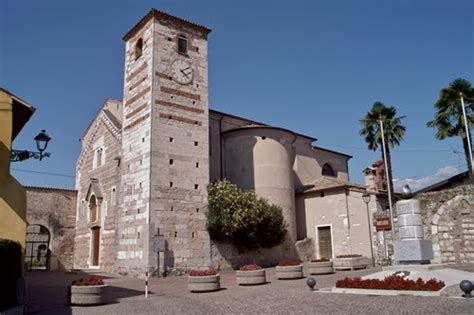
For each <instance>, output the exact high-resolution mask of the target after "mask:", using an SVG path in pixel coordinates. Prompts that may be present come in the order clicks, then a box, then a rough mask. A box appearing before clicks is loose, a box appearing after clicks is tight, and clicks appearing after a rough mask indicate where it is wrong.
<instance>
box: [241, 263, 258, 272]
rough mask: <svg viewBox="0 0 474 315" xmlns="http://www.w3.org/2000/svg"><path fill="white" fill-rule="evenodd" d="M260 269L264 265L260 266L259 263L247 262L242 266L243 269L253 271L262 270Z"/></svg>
mask: <svg viewBox="0 0 474 315" xmlns="http://www.w3.org/2000/svg"><path fill="white" fill-rule="evenodd" d="M260 269H262V267H260V266H259V265H257V264H247V265H243V266H242V267H240V270H241V271H252V270H260Z"/></svg>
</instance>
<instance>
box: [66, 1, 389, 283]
mask: <svg viewBox="0 0 474 315" xmlns="http://www.w3.org/2000/svg"><path fill="white" fill-rule="evenodd" d="M210 32H211V30H210V29H208V28H207V27H204V26H201V25H198V24H195V23H192V22H189V21H186V20H184V19H181V18H178V17H175V16H172V15H169V14H167V13H164V12H161V11H158V10H154V9H153V10H151V11H150V12H149V13H148V14H147V15H145V16H144V17H143V18H142V19H141V20H140V21H139V22H138V23H137V24H136V25H135V26H134V27H133V28H132V29H131V30H130V31H129V32H128V33H127V34H126V35H125V36H124V38H123V39H124V41H125V70H124V94H123V100H111V99H109V100H107V101H106V102H105V103H104V104H103V105H102V107H101V108H100V110H99V112H98V114H97V115H96V117H95V118H94V119H93V121H92V122H91V124H90V125H89V126H88V128H87V129H86V130H85V132H84V134H83V135H82V137H81V142H82V149H81V153H80V156H79V158H78V161H77V165H76V171H77V177H76V189H77V191H78V195H77V211H76V233H75V246H74V247H75V249H74V267H75V268H82V269H94V268H97V269H101V270H104V271H110V272H115V273H122V274H131V275H140V274H143V272H144V270H146V269H149V270H150V271H151V272H155V273H162V272H168V271H170V270H176V269H183V270H186V269H189V268H197V267H208V266H229V265H230V266H236V265H238V264H240V263H245V262H249V261H250V260H252V262H259V263H261V264H264V265H268V264H273V263H276V262H278V260H279V259H282V258H296V257H297V256H298V252H297V250H296V247H295V243H296V242H297V241H299V240H302V239H310V240H311V241H312V242H313V243H314V253H313V256H314V258H320V257H326V258H331V257H334V256H335V255H339V254H363V255H365V256H369V255H370V252H371V251H370V244H371V241H370V237H369V235H372V234H373V233H372V229H373V228H372V226H373V225H372V224H371V221H370V220H371V217H372V215H369V214H368V212H366V205H365V204H364V203H363V202H362V198H361V195H362V193H364V192H365V191H366V187H365V186H363V185H358V184H353V183H350V182H349V176H348V161H349V159H350V158H351V157H350V156H349V155H347V154H344V153H339V152H335V151H332V150H329V149H325V148H321V147H318V146H315V145H313V143H314V142H315V141H316V139H315V138H313V137H310V136H306V135H301V134H298V133H296V132H293V131H291V130H287V129H284V128H280V127H275V126H269V125H267V124H264V123H260V122H256V121H253V120H250V119H247V118H243V117H238V116H234V115H231V114H227V113H222V112H219V111H215V110H212V109H209V105H208V88H209V86H208V58H207V49H208V45H207V41H208V36H209V33H210ZM224 178H226V179H228V180H230V181H231V182H233V183H236V184H237V185H239V186H240V187H241V188H243V189H253V190H255V192H256V193H257V194H258V195H259V196H261V197H264V198H266V199H268V200H269V201H270V202H272V203H275V204H278V205H279V206H280V207H281V208H282V209H283V215H284V217H285V220H286V222H287V223H288V234H287V238H286V240H285V242H284V244H282V245H280V246H278V247H277V248H274V249H266V250H260V251H254V252H251V253H239V252H237V251H236V250H235V249H233V248H232V247H231V246H229V245H228V244H216V243H215V242H213V241H212V240H210V238H209V235H208V233H207V231H206V205H207V190H206V187H207V185H208V184H209V183H210V182H212V181H215V180H219V179H224ZM369 206H370V211H371V214H372V213H374V212H375V211H377V209H378V208H380V205H378V204H377V199H376V198H373V200H372V202H371V203H370V204H369Z"/></svg>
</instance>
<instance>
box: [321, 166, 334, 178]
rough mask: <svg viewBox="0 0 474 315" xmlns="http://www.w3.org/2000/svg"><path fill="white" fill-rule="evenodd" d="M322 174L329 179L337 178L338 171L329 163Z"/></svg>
mask: <svg viewBox="0 0 474 315" xmlns="http://www.w3.org/2000/svg"><path fill="white" fill-rule="evenodd" d="M322 174H323V176H329V177H336V176H337V173H336V171H335V170H334V169H333V168H332V167H331V165H329V164H328V163H326V164H324V165H323V170H322Z"/></svg>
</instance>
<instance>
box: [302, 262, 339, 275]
mask: <svg viewBox="0 0 474 315" xmlns="http://www.w3.org/2000/svg"><path fill="white" fill-rule="evenodd" d="M308 270H309V273H310V274H312V275H324V274H329V273H333V272H334V269H333V267H332V261H317V262H316V261H312V262H309V263H308Z"/></svg>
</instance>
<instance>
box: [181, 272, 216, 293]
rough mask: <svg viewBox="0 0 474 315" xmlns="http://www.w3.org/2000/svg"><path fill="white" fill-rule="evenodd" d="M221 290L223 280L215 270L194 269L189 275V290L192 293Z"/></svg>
mask: <svg viewBox="0 0 474 315" xmlns="http://www.w3.org/2000/svg"><path fill="white" fill-rule="evenodd" d="M220 288H221V278H220V275H219V273H218V272H217V270H215V269H213V268H209V269H204V270H199V269H193V270H191V271H190V272H189V274H188V289H189V291H191V292H209V291H217V290H219V289H220Z"/></svg>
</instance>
